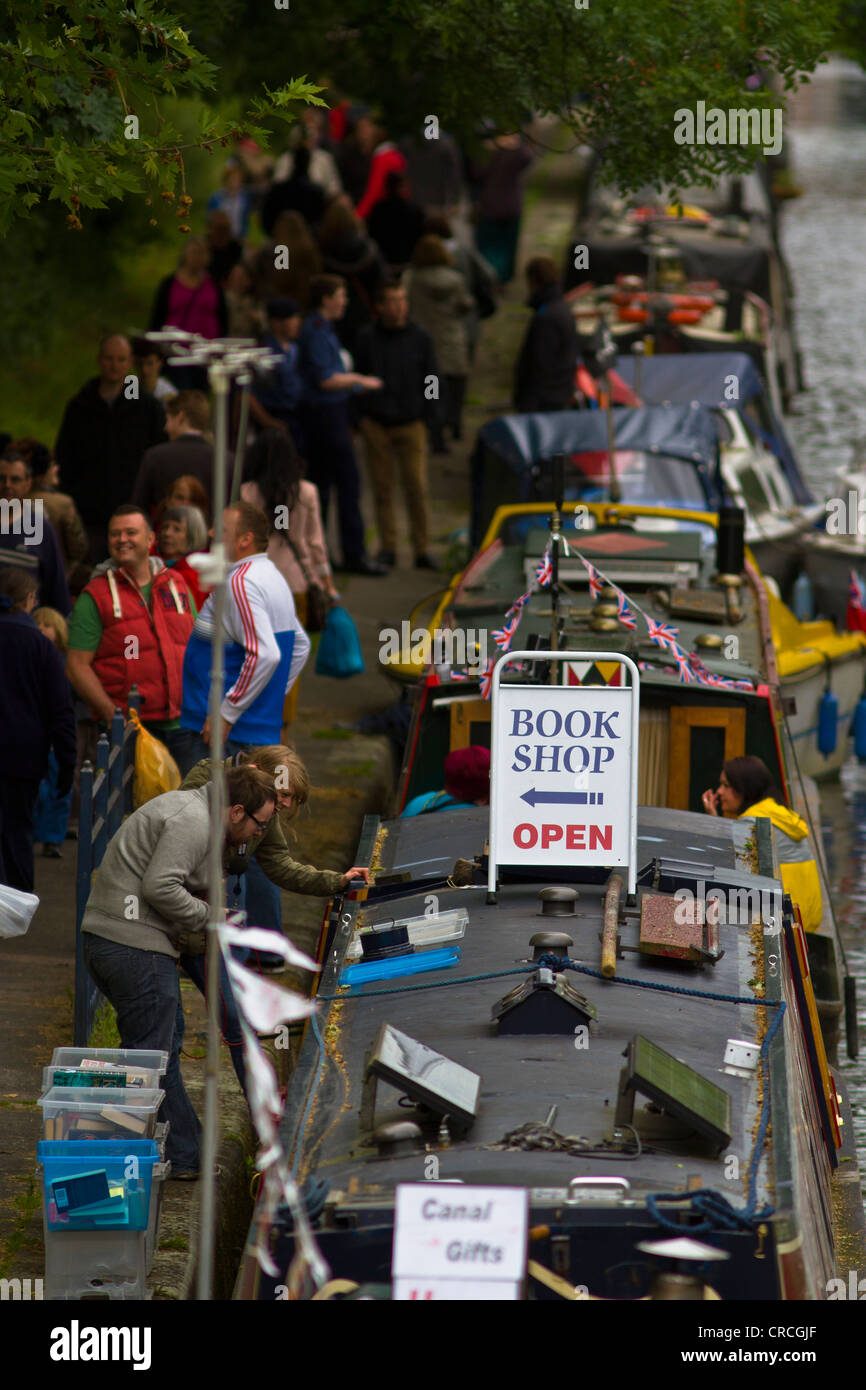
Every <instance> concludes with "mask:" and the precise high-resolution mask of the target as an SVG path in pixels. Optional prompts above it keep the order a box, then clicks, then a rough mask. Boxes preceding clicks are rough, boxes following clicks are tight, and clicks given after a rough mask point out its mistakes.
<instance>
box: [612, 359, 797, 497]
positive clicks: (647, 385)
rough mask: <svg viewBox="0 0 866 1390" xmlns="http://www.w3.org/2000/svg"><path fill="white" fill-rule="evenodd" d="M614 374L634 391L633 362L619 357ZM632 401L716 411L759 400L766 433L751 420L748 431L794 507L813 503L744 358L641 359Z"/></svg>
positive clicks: (764, 394)
mask: <svg viewBox="0 0 866 1390" xmlns="http://www.w3.org/2000/svg"><path fill="white" fill-rule="evenodd" d="M616 370H617V372H618V373H619V375H620V376H621V377H622V379H623V381H625V383H626V384H627V385H628V386H631V387H634V384H635V359H634V357H631V356H629V355H628V354H623V355H621V356H620V357H619V358H618V360H617V364H616ZM732 376H735V377H736V378H737V391H738V402H732V401H731V400H730V399H729V398H728V397H727V396H726V394H725V388H726V385H727V384H728V382H729V380H730V378H731V377H732ZM638 395H639V396H640V397H641V399H642V400H643V401H645V402H646V404H647V405H651V404H652V405H661V404H663V403H670V404H672V405H674V404H676V405H685V404H688V403H689V402H691V401H699V402H700V403H701V405H706V406H716V407H725V406H731V405H734V406H736V404H737V403H738V404H739V405H740V406H745V405H748V403H749V401H751V400H754V399H755V398H756V397H759V398H760V399H761V401H762V417H763V418H764V419H765V420H766V422H767V424H768V425H769V430H768V431H764V430H762V429H760V428H759V427H758V426H757V423H756V421H755V420H754V418H752V417H751V416H750V417H749V421H748V427H749V430H750V431H751V433H752V434H756V433H757V434H759V435H760V437H761V439H762V442H763V443H764V445H765V446H766V447H767V448H768V449H769V450H770V451H771V452H772V453H774V454H775V455H776V457H777V458H778V459H779V461H780V463H781V464H782V466H783V468H784V470H785V476H786V477H787V479H788V482H789V483H790V484H791V488H792V491H793V493H794V496H795V497H796V499H797V501H798V502H800V503H802V504H804V505H807V504H808V503H809V502H811V501H812V500H813V498H812V494H811V492H810V491H809V488H808V486H807V484H806V482H805V480H804V479H803V476H802V474H801V472H800V469H799V467H798V465H797V461H796V459H795V457H794V451H793V449H792V448H791V445H790V442H789V440H788V438H787V436H786V434H785V430H784V428H783V426H782V422H781V420H780V419H779V417H778V416H777V415H776V413H775V411H774V410H773V407H772V404H771V402H770V398H769V396H768V394H767V388H766V386H765V385H764V379H763V377H762V376H761V373H760V372H759V371H758V369H757V367H756V366H755V364H754V362H753V361H752V359H751V357H749V356H747V354H746V353H745V352H700V353H671V354H662V355H657V356H654V357H644V358H643V359H642V361H641V370H640V391H639V392H638Z"/></svg>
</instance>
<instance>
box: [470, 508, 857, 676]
mask: <svg viewBox="0 0 866 1390" xmlns="http://www.w3.org/2000/svg"><path fill="white" fill-rule="evenodd" d="M557 543H559V544H561V545H562V547H563V550H564V552H565V553H566V554H571V553H574V554H575V555H576V556H577V558H578V559H579V560H580V562H581V564H582V565H583V567H584V569H585V570H586V573H587V578H588V581H589V592H590V594H591V596H592V597H593V598H594V599H596V598H598V596H599V594H600V593H601V591H602V589H603V588H604V587H605V586H608V587H609V588H611V589H612V590H613V591H614V592H615V593H616V598H617V618H618V619H619V622H620V624H621V625H622V626H623V627H624V628H627V629H628V630H629V631H632V632H634V631H636V630H637V619H636V617H635V614H638V615H639V616H640V617H641V618H642V619H643V621H644V622H645V624H646V628H647V636H648V637H649V640H650V641H651V642H654V643H655V645H656V646H657V647H660V648H661V649H662V650H663V651H667V652H669V653H670V654H671V656H672V657H673V658H674V661H675V663H676V670H677V675H678V677H679V679H680V681H682V683H683V684H684V685H692V684H694V683H695V682H697V683H698V684H699V685H705V686H711V687H714V688H716V689H719V690H742V691H749V692H751V691H753V690H754V688H755V687H754V682H753V681H751V680H742V679H741V680H735V679H733V678H732V677H730V676H718V675H715V674H714V673H713V672H712V671H710V670H708V669H707V667H706V666H705V665H704V663H703V661H702V660H701V659H700V657H699V656H698V654H697V652H686V651H685V650H684V649H683V648H682V647H681V646H680V644H679V642H678V640H677V639H678V637H679V635H680V633H679V628H676V627H673V626H672V625H671V624H670V623H667V622H657V621H656V620H655V619H654V618H652V617H650V615H649V614H648V613H645V612H644V610H643V609H642V608H641V606H640V604H638V603H637V602H636V601H635V599H634V598H629V597H627V595H626V594H625V593H624V591H623V590H622V589H621V588H620V587H619V585H618V584H614V583H613V581H612V580H611V579H609V578H608V577H607V575H605V574H603V573H602V571H601V570H599V569H596V567H595V566H594V565H593V564H591V563H590V562H589V560H587V559H586V558H585V557H584V556H583V555H582V554H581V553H580V551H579V550H577V549H576V548H574V547H569V544H568V542H567V541H566V540H565V538H564V537H563V536H559V535H555V536H551V538H550V541H549V542H548V544H547V547H546V549H545V551H544V554H543V556H542V557H541V559H540V560H539V562H538V564H537V566H536V569H535V578H536V581H537V583H538V585H539V587H540V588H542V589H545V588H547V587H548V586H549V585H550V583H551V581H552V579H553V560H552V558H551V556H552V547H553V545H554V544H557ZM531 595H532V590H531V589H530V590H527V592H526V593H525V594H521V595H520V597H519V598H517V599H515V601H514V603H513V604H512V605H511V607H510V608H509V609H508V610H507V611H506V614H505V619H504V622H503V625H502V627H500V628H495V629H493V630H492V631H491V636H492V638H493V640H494V642H495V643H496V646H497V647H498V648H499V650H500V651H501V652H503V653H505V652H508V651H510V649H511V644H512V642H513V640H514V635H515V633H516V631H517V628H518V626H519V625H520V620H521V618H522V617H523V610H524V608H525V606H526V604H527V603H528V602H529V599H530V597H531ZM855 595H856V598H855ZM855 603H859V604H860V609H859V611H860V612H861V613H862V615H863V619H864V627H866V604H864V596H863V593H862V591H861V588H860V582H859V580H857V577H856V576H855V575H854V573H853V572H852V575H851V587H850V589H849V610H851V609H854V610H855V611H857V610H856V609H855ZM493 665H494V662H493V661H492V660H491V661H488V663H487V666H486V669H485V672H484V675H483V676H482V678H481V697H482V699H485V700H489V699H490V690H491V685H492V673H493ZM638 669H639V670H641V671H666V670H669V669H670V668H669V667H666V666H659V665H657V664H655V663H653V662H649V661H642V662H638ZM472 678H473V677H470V676H469V675H468V674H467V673H466V672H464V671H452V672H451V679H452V680H457V681H462V680H469V679H472Z"/></svg>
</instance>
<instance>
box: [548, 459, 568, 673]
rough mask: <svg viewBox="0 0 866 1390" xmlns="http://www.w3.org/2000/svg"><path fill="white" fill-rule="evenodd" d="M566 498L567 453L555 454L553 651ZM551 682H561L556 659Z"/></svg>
mask: <svg viewBox="0 0 866 1390" xmlns="http://www.w3.org/2000/svg"><path fill="white" fill-rule="evenodd" d="M564 500H565V454H555V455H554V457H553V507H554V511H553V516H552V517H551V518H550V564H551V568H552V571H553V573H552V575H551V579H550V602H551V607H552V610H553V611H552V616H551V620H550V647H551V651H556V650H557V649H558V647H559V537H560V533H561V531H562V507H563V503H564ZM550 684H551V685H558V684H559V662H558V661H554V662H553V663H552V665H551V667H550Z"/></svg>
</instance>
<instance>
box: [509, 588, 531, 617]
mask: <svg viewBox="0 0 866 1390" xmlns="http://www.w3.org/2000/svg"><path fill="white" fill-rule="evenodd" d="M531 597H532V590H531V589H527V591H526V593H525V594H521V595H520V598H516V599H515V600H514V602H513V603H512V605H511V607H510V608H509V610H508V612H507V613H506V614H505V617H506V620H507V619H508V618H510V617H511V616H512V614H514V613H522V612H523V609H524V607H525V605H526V604H527V603H528V602H529V600H530V598H531Z"/></svg>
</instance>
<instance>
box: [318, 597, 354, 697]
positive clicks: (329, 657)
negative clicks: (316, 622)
mask: <svg viewBox="0 0 866 1390" xmlns="http://www.w3.org/2000/svg"><path fill="white" fill-rule="evenodd" d="M363 670H364V657H363V655H362V653H361V642H360V639H359V637H358V629H357V628H356V627H355V624H354V622H353V621H352V619H351V617H350V616H349V614H348V613H347V612H346V610H345V608H341V607H340V605H339V604H334V607H333V608H331V609H330V610H329V612H328V616H327V617H326V619H325V626H324V628H323V629H322V636H321V638H320V640H319V650H318V652H317V653H316V675H317V676H333V677H334V679H335V680H345V679H346V677H347V676H360V675H361V674H362V672H363Z"/></svg>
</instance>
